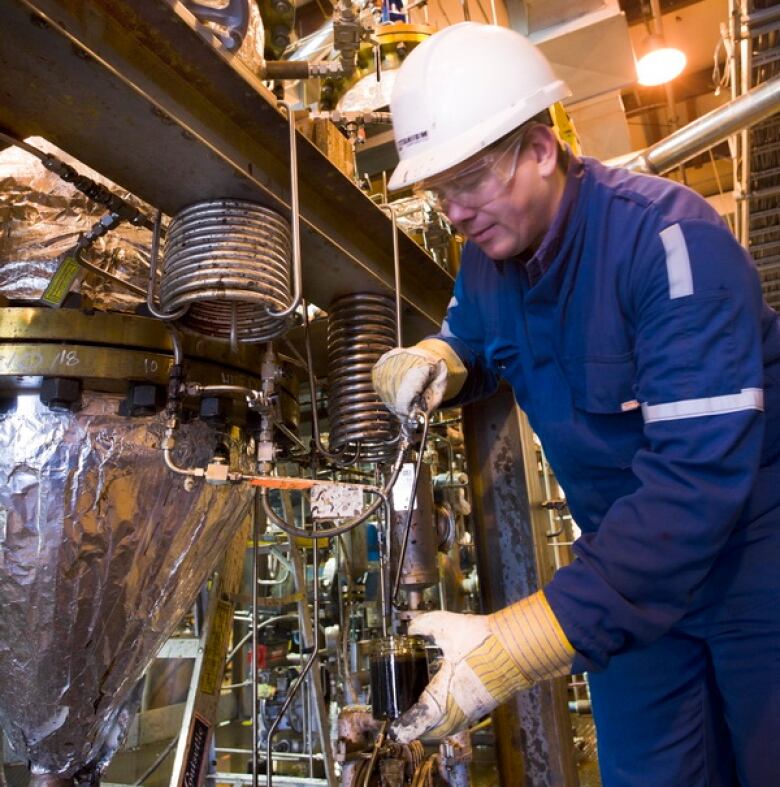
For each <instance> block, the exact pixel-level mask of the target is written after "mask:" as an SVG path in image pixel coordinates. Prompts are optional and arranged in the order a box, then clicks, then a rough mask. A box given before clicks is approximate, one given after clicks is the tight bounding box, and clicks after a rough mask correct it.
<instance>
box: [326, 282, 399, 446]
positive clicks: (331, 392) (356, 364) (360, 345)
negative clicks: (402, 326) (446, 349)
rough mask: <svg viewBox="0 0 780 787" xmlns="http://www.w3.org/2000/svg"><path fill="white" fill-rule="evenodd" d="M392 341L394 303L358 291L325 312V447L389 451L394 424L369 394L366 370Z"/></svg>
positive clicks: (368, 379) (382, 406)
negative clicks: (327, 427)
mask: <svg viewBox="0 0 780 787" xmlns="http://www.w3.org/2000/svg"><path fill="white" fill-rule="evenodd" d="M395 345H396V317H395V303H394V301H393V299H392V298H388V297H386V296H384V295H373V294H370V293H358V294H353V295H347V296H344V297H342V298H339V299H337V300H336V301H334V303H333V304H332V305H331V308H330V311H329V313H328V415H329V418H330V441H329V447H330V450H331V451H336V450H339V449H343V448H348V447H353V448H354V447H357V446H360V460H361V461H363V462H382V461H385V460H387V459H389V458H390V457H392V456H393V455H394V453H395V438H396V436H397V435H398V430H399V424H398V421H397V419H396V418H395V416H394V415H392V414H391V413H390V411H389V410H388V409H387V408H386V407H385V405H384V404H383V403H382V401H381V399H380V398H379V397H378V396H377V395H376V393H375V392H374V386H373V385H372V383H371V369H372V368H373V366H374V364H375V363H376V362H377V361H378V360H379V357H380V356H381V355H382V354H383V353H385V352H387V351H388V350H391V349H392V348H393V347H395Z"/></svg>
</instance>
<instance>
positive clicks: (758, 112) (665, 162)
mask: <svg viewBox="0 0 780 787" xmlns="http://www.w3.org/2000/svg"><path fill="white" fill-rule="evenodd" d="M778 109H780V76H776V77H774V78H773V79H770V80H769V81H767V82H765V83H764V84H762V85H759V86H758V87H755V88H753V89H752V90H751V91H750V92H748V93H745V94H744V95H742V96H740V97H739V98H736V99H734V100H733V101H730V102H729V103H728V104H724V105H723V106H722V107H718V108H717V109H714V110H712V112H708V113H707V114H706V115H702V117H700V118H698V119H697V120H694V121H693V122H692V123H689V124H688V125H687V126H683V128H681V129H680V130H679V131H675V132H674V133H673V134H670V135H669V136H668V137H666V139H662V140H661V141H660V142H657V143H656V144H655V145H651V146H650V147H649V148H646V149H645V150H643V151H642V152H641V153H639V154H638V155H636V156H635V157H633V158H632V159H630V160H629V161H628V162H626V163H625V164H622V165H621V166H623V167H625V168H626V169H628V170H631V171H632V172H646V173H650V174H654V175H662V174H663V173H664V172H668V171H669V170H671V169H674V168H675V167H677V166H679V165H680V164H682V163H683V162H685V161H688V159H691V158H693V157H694V156H696V155H698V154H699V153H703V152H704V151H705V150H708V149H709V148H711V147H713V146H714V145H717V144H718V143H719V142H723V141H724V140H725V139H727V138H728V137H730V136H731V135H732V134H735V133H736V132H738V131H740V130H742V129H744V128H746V127H749V126H752V125H754V124H756V123H759V122H761V121H762V120H764V119H766V118H768V117H770V116H771V115H773V114H774V113H775V112H777V111H778Z"/></svg>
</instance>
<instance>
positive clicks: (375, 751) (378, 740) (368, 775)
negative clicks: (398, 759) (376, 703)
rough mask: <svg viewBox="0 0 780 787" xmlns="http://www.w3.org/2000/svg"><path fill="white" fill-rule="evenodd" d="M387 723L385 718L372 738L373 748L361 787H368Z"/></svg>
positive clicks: (383, 739)
mask: <svg viewBox="0 0 780 787" xmlns="http://www.w3.org/2000/svg"><path fill="white" fill-rule="evenodd" d="M388 724H389V720H388V719H385V720H384V721H383V722H382V726H381V727H380V728H379V732H378V733H377V734H376V738H375V740H374V748H373V749H372V750H371V759H370V760H369V761H368V768H366V775H365V777H364V779H363V787H368V784H369V781H370V779H371V774H372V773H373V772H374V766H375V765H376V758H377V757H378V756H379V750H380V749H381V748H382V746H383V745H384V742H385V732H386V731H387V725H388Z"/></svg>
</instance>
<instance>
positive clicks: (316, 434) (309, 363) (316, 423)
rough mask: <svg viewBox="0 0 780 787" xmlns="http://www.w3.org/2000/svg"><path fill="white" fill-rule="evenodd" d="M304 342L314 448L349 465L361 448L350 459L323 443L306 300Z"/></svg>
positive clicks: (356, 457)
mask: <svg viewBox="0 0 780 787" xmlns="http://www.w3.org/2000/svg"><path fill="white" fill-rule="evenodd" d="M303 344H304V347H305V349H306V371H307V372H308V378H309V398H310V399H311V436H312V441H313V442H314V448H315V450H316V451H317V453H319V454H320V455H321V456H324V457H325V459H327V460H328V461H329V462H332V463H333V464H336V465H340V466H343V467H349V466H350V465H353V464H355V463H356V462H357V460H358V456H359V455H360V448H359V447H358V449H357V451H356V453H355V455H354V456H353V457H352V458H350V459H345V458H344V453H342V452H340V451H337V452H336V453H332V452H330V451H328V450H327V449H326V448H325V447H324V446H323V445H322V440H321V438H320V419H319V416H318V415H317V380H316V378H315V376H314V359H313V358H312V352H311V337H310V335H309V313H308V308H307V303H306V301H303Z"/></svg>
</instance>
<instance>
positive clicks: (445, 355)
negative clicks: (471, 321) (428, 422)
mask: <svg viewBox="0 0 780 787" xmlns="http://www.w3.org/2000/svg"><path fill="white" fill-rule="evenodd" d="M371 379H372V381H373V383H374V389H375V390H376V392H377V394H378V395H379V398H380V399H382V401H383V402H384V403H385V405H387V409H388V410H390V411H391V412H392V413H395V415H397V416H398V418H401V419H405V418H408V417H409V414H410V413H411V411H412V408H413V406H414V405H415V404H417V403H418V402H419V404H420V405H421V406H422V407H423V408H424V409H425V410H426V412H429V413H432V412H433V411H434V410H435V409H436V408H437V407H438V406H439V405H440V404H441V402H442V400H443V399H450V398H451V397H453V396H455V394H457V393H458V391H460V389H461V388H462V387H463V383H464V382H465V380H466V367H465V366H464V365H463V362H462V361H461V360H460V358H459V357H458V355H457V353H456V352H455V351H454V350H453V349H452V348H451V347H450V346H449V344H447V342H443V341H441V340H440V339H424V340H423V341H421V342H419V343H418V344H415V345H414V346H413V347H396V348H395V349H393V350H390V351H389V352H386V353H385V354H384V355H383V356H382V357H381V358H380V359H379V360H378V361H377V362H376V364H375V365H374V368H373V370H372V372H371Z"/></svg>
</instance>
